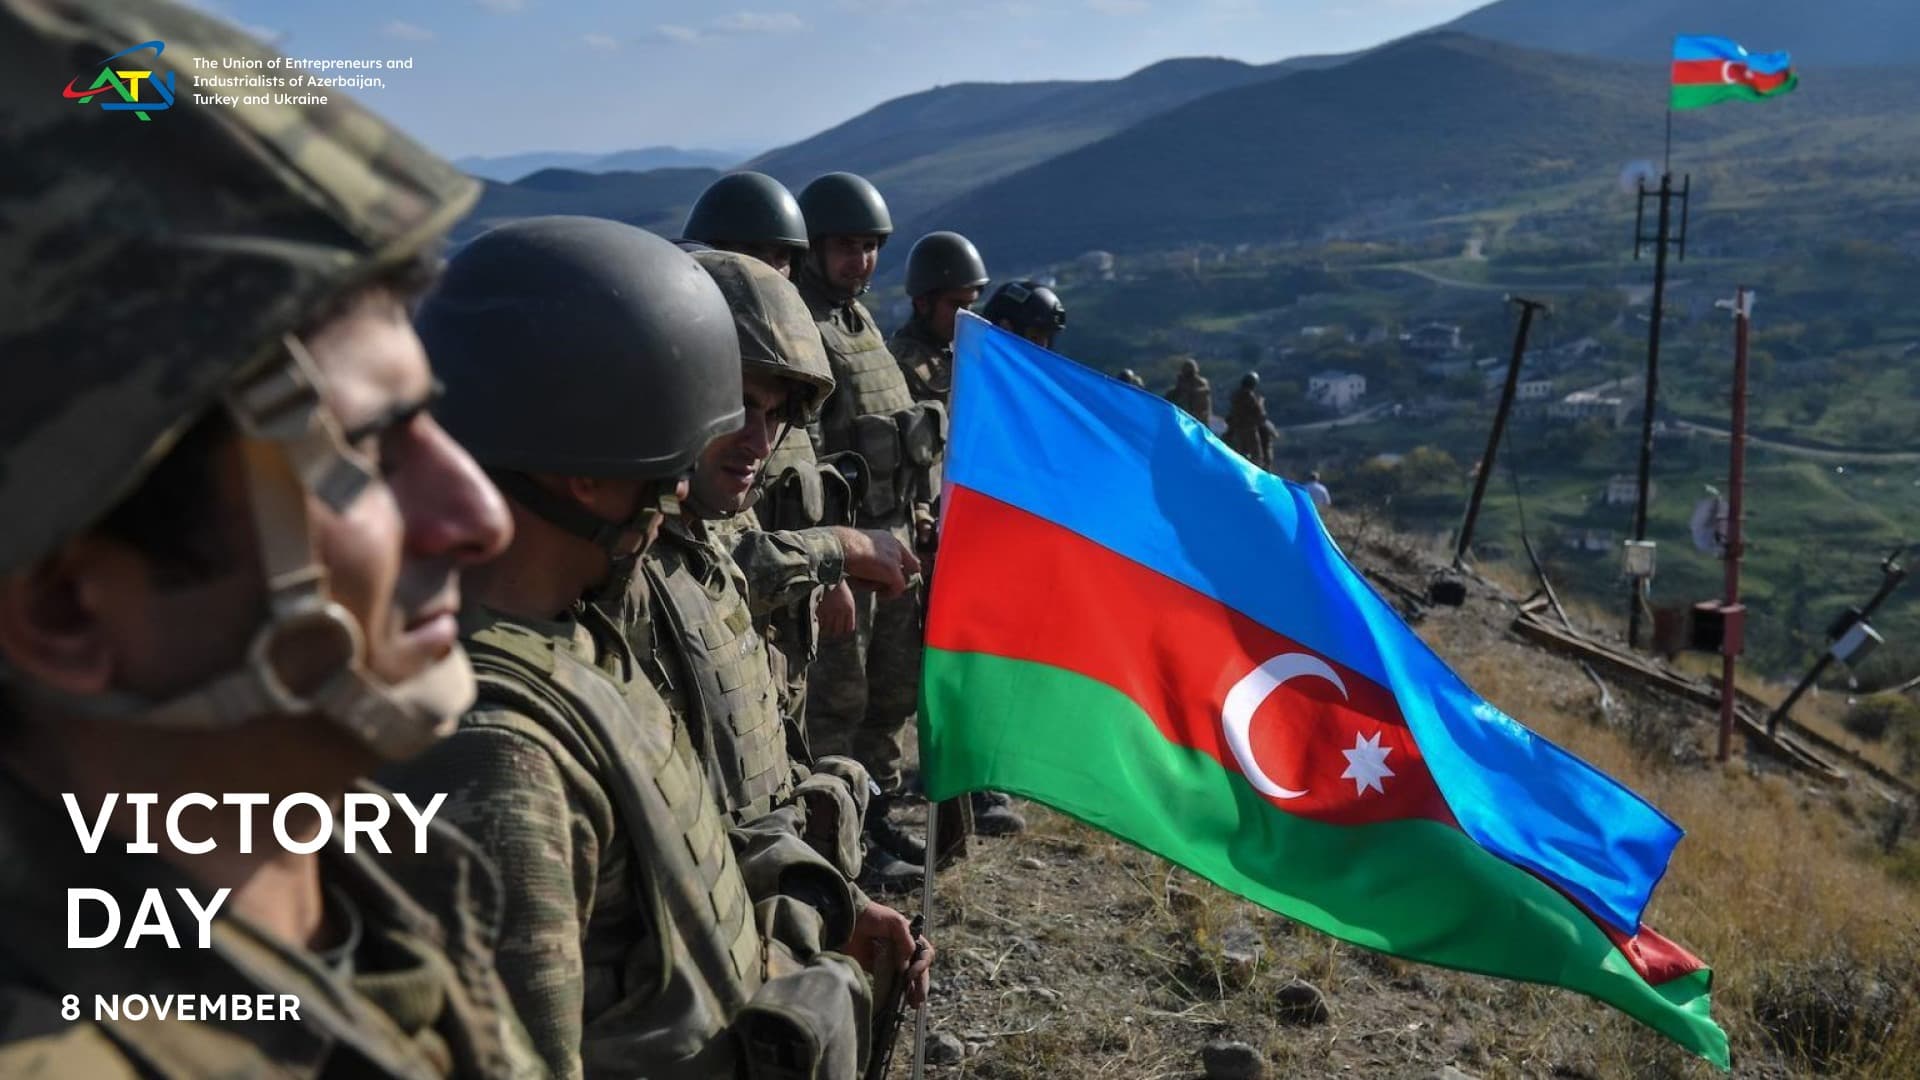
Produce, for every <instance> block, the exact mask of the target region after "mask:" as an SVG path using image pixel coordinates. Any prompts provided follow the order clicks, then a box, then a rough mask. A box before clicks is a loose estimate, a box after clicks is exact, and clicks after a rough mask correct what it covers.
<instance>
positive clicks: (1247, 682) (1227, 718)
mask: <svg viewBox="0 0 1920 1080" xmlns="http://www.w3.org/2000/svg"><path fill="white" fill-rule="evenodd" d="M1303 676H1312V677H1314V678H1318V679H1325V680H1326V681H1328V682H1330V683H1332V684H1333V687H1334V689H1336V690H1338V691H1340V696H1341V697H1343V698H1344V697H1346V696H1347V687H1346V684H1345V683H1343V682H1341V681H1340V673H1339V672H1336V671H1334V670H1333V669H1332V668H1331V667H1328V666H1327V664H1326V662H1325V661H1323V660H1321V659H1320V658H1318V657H1314V656H1308V655H1307V654H1306V653H1282V654H1280V655H1279V656H1276V657H1274V658H1273V659H1271V660H1268V661H1267V662H1266V663H1264V664H1261V665H1260V666H1259V667H1257V668H1254V669H1253V670H1252V671H1249V672H1247V674H1246V675H1244V676H1243V677H1241V679H1240V681H1239V682H1237V683H1234V684H1233V689H1231V690H1229V691H1227V700H1226V703H1225V704H1223V705H1221V707H1220V727H1221V729H1222V730H1223V731H1225V732H1226V736H1227V746H1228V748H1229V749H1231V750H1232V751H1233V760H1234V761H1235V762H1237V763H1239V766H1240V772H1241V773H1242V774H1244V775H1245V776H1246V778H1247V782H1248V783H1250V784H1252V785H1253V787H1254V790H1256V791H1258V792H1260V794H1262V795H1265V796H1268V797H1269V798H1274V799H1298V798H1300V797H1301V796H1303V795H1305V794H1306V791H1305V790H1304V789H1302V790H1300V791H1295V790H1293V789H1292V788H1289V787H1283V786H1281V785H1280V784H1276V783H1274V781H1273V778H1272V777H1269V776H1268V775H1267V774H1266V772H1265V771H1263V770H1262V769H1261V768H1260V763H1259V762H1258V761H1255V760H1254V757H1253V714H1254V712H1255V711H1256V710H1258V709H1259V708H1260V706H1261V704H1262V703H1264V702H1265V701H1266V700H1267V698H1268V697H1270V696H1272V694H1273V692H1274V691H1275V690H1278V689H1279V688H1280V687H1281V686H1282V685H1284V684H1286V683H1287V682H1288V681H1290V680H1293V679H1298V678H1301V677H1303Z"/></svg>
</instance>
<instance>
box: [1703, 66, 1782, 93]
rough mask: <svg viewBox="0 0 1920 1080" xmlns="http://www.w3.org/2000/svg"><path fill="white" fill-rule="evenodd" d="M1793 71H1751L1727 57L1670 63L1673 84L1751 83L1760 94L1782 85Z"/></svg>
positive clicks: (1713, 84) (1737, 84) (1736, 84)
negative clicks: (1723, 58) (1725, 58)
mask: <svg viewBox="0 0 1920 1080" xmlns="http://www.w3.org/2000/svg"><path fill="white" fill-rule="evenodd" d="M1792 77H1793V72H1792V71H1791V70H1788V71H1774V72H1761V71H1754V70H1753V69H1752V68H1749V67H1748V66H1747V65H1745V64H1741V63H1736V62H1734V61H1730V60H1675V61H1674V62H1673V85H1675V86H1751V87H1752V88H1754V89H1755V90H1758V91H1759V92H1760V93H1763V94H1770V93H1772V92H1773V91H1775V90H1778V89H1780V87H1782V86H1785V85H1786V83H1787V80H1788V79H1790V78H1792Z"/></svg>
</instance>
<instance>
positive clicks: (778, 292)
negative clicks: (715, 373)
mask: <svg viewBox="0 0 1920 1080" xmlns="http://www.w3.org/2000/svg"><path fill="white" fill-rule="evenodd" d="M693 258H694V261H696V262H698V263H699V264H700V265H701V266H704V267H706V270H707V273H708V274H711V275H712V276H713V281H714V284H716V285H718V286H720V295H722V296H724V297H726V298H727V306H728V307H729V308H731V309H732V310H733V325H734V329H735V330H736V331H738V333H739V337H740V365H741V368H742V369H743V370H745V371H762V372H765V373H767V374H770V375H775V376H778V377H780V378H782V379H787V380H790V381H792V382H796V383H799V384H800V385H801V386H803V387H804V388H805V390H806V398H805V402H804V405H803V408H804V409H805V420H806V421H811V420H812V419H813V418H814V416H815V415H816V414H818V413H819V411H820V406H821V404H823V403H824V402H825V401H826V400H827V395H828V394H831V393H833V369H832V368H831V367H829V366H828V363H827V349H826V346H825V345H824V344H822V343H821V341H820V328H819V326H818V325H816V324H815V323H814V321H813V313H812V312H810V311H808V310H807V302H806V301H805V300H802V299H801V298H800V290H799V289H797V288H795V287H794V285H793V283H792V282H791V281H788V280H787V276H786V275H785V274H782V273H781V272H780V271H778V270H775V269H774V268H773V267H771V266H768V265H767V264H766V263H763V262H761V261H760V260H759V259H755V258H752V257H751V256H747V255H737V254H734V253H733V252H731V251H712V250H708V251H696V252H694V253H693Z"/></svg>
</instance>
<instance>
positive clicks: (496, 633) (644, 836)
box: [395, 606, 870, 1080]
mask: <svg viewBox="0 0 1920 1080" xmlns="http://www.w3.org/2000/svg"><path fill="white" fill-rule="evenodd" d="M462 630H463V637H464V638H465V640H466V644H467V648H468V651H469V652H470V653H471V654H472V656H473V659H474V666H475V669H476V671H477V672H479V674H480V680H481V682H480V685H481V692H480V703H479V704H478V705H477V706H476V707H475V709H474V710H473V711H472V712H471V713H469V714H468V715H467V716H465V717H463V718H462V719H461V727H460V730H459V731H457V732H456V733H455V734H454V735H453V736H451V737H450V738H448V739H447V740H445V741H444V742H442V743H441V744H440V745H439V746H438V747H436V748H435V749H434V750H432V751H429V752H428V753H427V754H426V755H424V756H423V757H422V758H421V759H418V760H417V761H415V762H412V763H409V764H408V765H407V766H405V767H403V768H402V769H400V770H396V776H395V780H396V786H398V787H402V788H404V789H406V790H410V791H422V792H427V791H447V792H450V793H451V794H450V796H449V798H448V800H447V805H446V807H445V809H444V810H443V811H442V813H443V815H444V816H447V817H449V818H451V819H452V820H454V821H455V822H457V823H458V824H460V825H461V826H462V827H463V828H465V829H466V830H467V831H468V832H469V833H471V834H472V835H473V836H474V838H475V840H476V841H478V842H479V844H480V845H481V847H482V848H483V849H484V850H486V851H487V852H488V853H489V854H491V855H493V856H494V857H495V858H496V859H497V860H498V861H499V862H500V863H501V865H503V866H506V867H510V868H511V871H510V873H511V876H510V879H509V881H510V888H509V889H508V890H507V896H506V904H505V907H506V913H507V914H506V920H507V923H508V925H509V926H511V927H512V928H513V932H512V933H511V934H510V935H509V936H508V937H507V939H506V940H504V941H503V942H502V945H501V949H500V960H499V966H500V974H501V977H502V979H503V980H504V981H505V983H506V985H507V988H508V990H509V992H511V993H512V995H513V997H514V1001H515V1004H516V1005H517V1006H518V1008H519V1011H520V1014H521V1016H522V1018H523V1019H524V1020H525V1021H526V1024H527V1029H528V1031H529V1032H530V1033H531V1034H532V1036H533V1038H534V1041H535V1042H536V1043H537V1044H538V1045H539V1047H540V1051H541V1053H542V1055H543V1056H544V1057H545V1058H546V1059H547V1061H548V1064H549V1066H550V1067H551V1068H552V1069H553V1072H554V1073H555V1075H558V1076H562V1077H579V1076H587V1077H594V1076H607V1077H616V1076H617V1077H634V1076H645V1077H650V1078H659V1080H681V1078H685V1080H694V1078H706V1077H731V1076H735V1075H739V1074H742V1073H743V1071H745V1070H747V1068H748V1062H749V1061H771V1060H774V1059H777V1058H791V1059H793V1060H795V1061H799V1062H801V1064H800V1066H798V1067H797V1068H798V1071H795V1072H792V1073H791V1074H790V1075H793V1076H795V1077H804V1078H816V1080H835V1078H839V1077H843V1076H846V1075H849V1074H850V1072H851V1071H852V1070H853V1069H854V1068H855V1067H856V1066H855V1064H854V1063H853V1062H854V1059H855V1058H858V1057H861V1056H864V1051H863V1050H861V1049H859V1048H858V1047H856V1046H855V1045H854V1044H855V1043H856V1042H857V1039H855V1038H854V1036H853V1035H852V1034H850V1032H852V1031H853V1030H854V1029H856V1028H862V1027H863V1025H864V1024H865V1023H866V1021H867V1010H868V1009H869V1007H870V1006H869V1004H868V1000H867V995H868V990H867V987H866V983H865V979H864V976H863V975H862V974H861V973H860V972H859V971H858V969H857V968H855V967H853V965H852V962H851V961H848V960H846V958H844V957H839V956H837V955H836V954H829V953H825V952H823V951H822V950H821V947H820V942H821V941H822V940H826V939H828V938H831V932H830V931H827V930H826V928H824V927H823V925H822V922H821V919H820V917H819V915H818V914H817V913H815V911H814V910H813V909H802V908H800V907H798V905H795V904H792V903H791V902H788V901H785V900H783V899H779V898H775V899H772V900H769V901H768V902H765V903H762V904H760V905H758V906H757V907H756V905H755V904H754V903H753V900H752V899H751V897H750V895H749V887H748V883H747V880H746V878H745V876H744V875H743V865H742V861H741V859H740V857H738V856H736V854H735V847H736V844H737V843H738V841H736V840H734V839H733V838H731V837H730V836H729V834H728V830H727V824H726V821H725V819H724V818H723V817H722V816H721V814H720V811H719V807H718V806H717V805H716V804H715V802H714V799H713V797H712V795H711V793H710V792H709V791H708V789H707V786H706V783H705V780H704V778H703V775H702V768H701V764H700V760H699V758H698V756H697V755H696V753H695V752H694V750H693V747H692V744H691V743H690V741H689V740H688V738H687V734H686V732H685V730H684V729H683V728H682V727H680V725H678V724H676V723H675V722H674V721H673V718H672V717H671V715H670V714H668V712H667V709H666V706H665V704H664V703H663V702H662V701H661V699H660V696H659V695H658V694H657V693H656V692H655V691H654V689H653V687H652V686H651V684H650V683H649V682H648V680H647V679H646V677H645V676H644V674H643V673H642V671H641V669H640V666H639V664H638V662H637V660H636V659H635V657H634V656H633V654H632V653H631V651H630V650H628V648H627V647H626V644H625V641H624V640H623V638H622V634H621V632H620V628H619V627H617V626H616V625H615V624H614V623H613V621H612V620H610V619H608V618H607V617H606V616H604V615H602V614H601V613H600V612H599V611H598V610H597V609H595V608H593V607H589V606H580V607H576V608H575V609H574V611H573V612H572V613H570V614H569V615H568V616H567V617H565V618H562V619H559V620H555V621H552V622H546V623H537V622H534V621H530V620H510V619H505V618H502V617H500V616H498V615H496V614H494V613H491V612H488V611H485V610H483V609H478V608H469V610H468V611H466V612H464V613H463V615H462ZM776 840H777V838H776ZM793 843H797V841H793ZM823 935H824V936H823ZM834 940H838V939H834ZM796 987H804V991H805V992H804V994H797V993H796ZM796 996H798V997H800V999H801V1000H800V1001H799V1002H798V1003H796V1001H795V1000H794V999H795V998H796ZM769 1013H772V1014H774V1015H775V1016H776V1019H777V1022H768V1021H766V1019H765V1017H766V1016H767V1015H768V1014H769ZM802 1032H803V1033H802ZM752 1075H755V1076H758V1075H761V1074H760V1073H757V1072H756V1073H752ZM772 1075H789V1074H785V1073H776V1074H772Z"/></svg>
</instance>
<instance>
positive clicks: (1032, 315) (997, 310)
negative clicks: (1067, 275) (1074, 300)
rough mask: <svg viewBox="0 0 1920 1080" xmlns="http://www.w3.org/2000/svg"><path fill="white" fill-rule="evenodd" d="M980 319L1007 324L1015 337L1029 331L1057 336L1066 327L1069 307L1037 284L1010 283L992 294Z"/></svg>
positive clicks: (1048, 290)
mask: <svg viewBox="0 0 1920 1080" xmlns="http://www.w3.org/2000/svg"><path fill="white" fill-rule="evenodd" d="M980 317H981V318H983V319H985V320H987V321H988V322H990V323H993V324H995V325H998V324H1000V323H1006V324H1007V325H1008V326H1011V327H1013V330H1014V332H1015V333H1021V334H1024V333H1026V332H1028V331H1030V330H1041V331H1047V332H1058V331H1060V330H1062V329H1064V328H1065V327H1066V325H1067V305H1065V304H1063V303H1061V302H1060V296H1059V294H1057V293H1055V292H1054V291H1053V290H1052V289H1049V288H1047V287H1046V286H1045V285H1042V284H1040V283H1038V282H1034V281H1009V282H1007V283H1006V284H1005V285H1002V286H1000V287H999V288H997V289H995V290H993V295H992V296H990V297H988V298H987V303H986V306H985V307H983V308H981V309H980Z"/></svg>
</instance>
